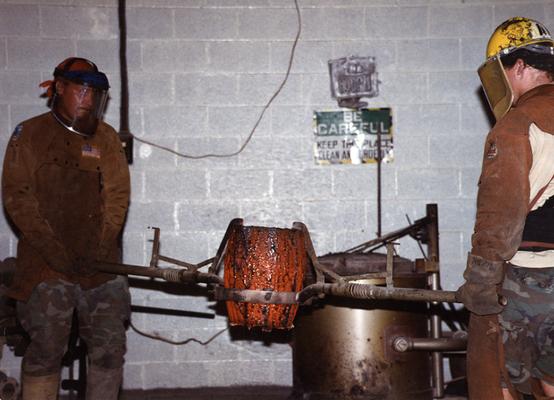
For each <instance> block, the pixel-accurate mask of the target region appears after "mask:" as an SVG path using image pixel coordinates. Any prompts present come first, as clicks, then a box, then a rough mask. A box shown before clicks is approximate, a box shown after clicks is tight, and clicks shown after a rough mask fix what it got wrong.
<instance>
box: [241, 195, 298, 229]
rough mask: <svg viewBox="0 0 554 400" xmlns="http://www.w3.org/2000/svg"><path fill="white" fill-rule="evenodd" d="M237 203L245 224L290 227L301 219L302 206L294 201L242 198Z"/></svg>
mask: <svg viewBox="0 0 554 400" xmlns="http://www.w3.org/2000/svg"><path fill="white" fill-rule="evenodd" d="M239 205H240V210H241V211H240V215H241V217H242V218H244V224H245V225H254V226H267V227H278V228H292V224H293V222H296V221H298V222H301V221H302V207H301V206H300V205H299V204H298V203H295V202H294V201H287V200H276V201H269V200H261V201H258V200H243V201H240V203H239Z"/></svg>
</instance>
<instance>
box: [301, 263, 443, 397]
mask: <svg viewBox="0 0 554 400" xmlns="http://www.w3.org/2000/svg"><path fill="white" fill-rule="evenodd" d="M319 261H320V262H321V263H322V264H324V265H325V266H326V267H328V268H330V269H333V271H335V272H336V273H338V274H340V275H342V276H345V275H349V276H352V275H363V274H368V273H380V272H381V273H382V274H380V275H378V276H379V277H378V278H371V279H363V280H359V281H357V282H360V283H369V284H373V285H383V284H385V277H384V272H385V269H386V255H383V254H376V253H369V254H363V253H362V254H333V255H329V256H324V257H320V258H319ZM393 281H394V286H395V287H407V288H425V287H426V274H425V273H418V272H416V271H415V266H414V263H413V262H411V261H410V260H407V259H403V258H400V257H395V258H394V275H393ZM295 328H296V329H295V331H294V344H293V374H294V393H293V397H295V398H297V399H305V400H361V399H364V400H365V399H368V400H369V399H371V400H377V399H378V400H404V399H405V400H408V399H409V400H427V399H432V397H433V392H432V389H431V361H430V357H429V353H428V352H406V353H399V352H396V351H395V350H393V349H392V342H393V341H394V339H395V338H397V337H399V336H407V337H419V338H422V337H427V336H428V311H427V304H426V303H416V302H399V301H360V300H356V299H348V298H336V297H335V298H333V297H327V298H325V299H324V300H323V301H322V302H321V303H320V304H318V305H314V306H313V307H304V308H303V309H302V310H301V311H300V312H299V314H298V315H297V318H296V320H295Z"/></svg>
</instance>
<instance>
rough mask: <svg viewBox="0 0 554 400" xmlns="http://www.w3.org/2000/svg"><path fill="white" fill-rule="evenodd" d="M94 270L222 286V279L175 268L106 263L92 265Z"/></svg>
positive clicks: (209, 274) (208, 274)
mask: <svg viewBox="0 0 554 400" xmlns="http://www.w3.org/2000/svg"><path fill="white" fill-rule="evenodd" d="M94 268H95V269H96V270H98V271H101V272H108V273H110V274H117V275H138V276H147V277H150V278H161V279H164V280H166V281H168V282H177V283H216V284H223V279H221V278H220V277H219V276H217V275H215V274H211V273H205V272H198V271H197V270H192V271H189V270H185V269H177V268H157V267H141V266H138V265H128V264H114V263H106V262H96V263H94Z"/></svg>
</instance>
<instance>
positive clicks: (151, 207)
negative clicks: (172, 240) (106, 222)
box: [125, 198, 175, 233]
mask: <svg viewBox="0 0 554 400" xmlns="http://www.w3.org/2000/svg"><path fill="white" fill-rule="evenodd" d="M173 209H174V204H173V203H172V202H164V201H163V198H160V199H159V200H158V201H154V202H149V203H139V202H135V203H133V204H132V205H131V207H129V213H128V217H127V225H126V228H125V229H126V232H129V233H133V232H135V233H145V232H146V231H147V228H148V227H149V226H157V227H159V228H161V229H162V231H170V232H172V231H174V230H175V222H174V219H173V212H174V211H173Z"/></svg>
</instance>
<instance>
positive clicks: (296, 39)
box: [132, 0, 302, 160]
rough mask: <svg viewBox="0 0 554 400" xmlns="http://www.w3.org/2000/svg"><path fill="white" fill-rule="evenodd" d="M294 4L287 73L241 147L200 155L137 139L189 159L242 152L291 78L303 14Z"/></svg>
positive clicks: (219, 156)
mask: <svg viewBox="0 0 554 400" xmlns="http://www.w3.org/2000/svg"><path fill="white" fill-rule="evenodd" d="M294 5H295V7H296V17H297V20H298V30H297V32H296V37H295V38H294V43H293V45H292V48H291V52H290V57H289V63H288V67H287V72H286V73H285V78H284V79H283V81H282V82H281V84H280V85H279V87H278V88H277V90H276V91H275V93H273V96H271V98H270V99H269V101H268V102H267V104H266V105H265V106H264V108H263V109H262V111H261V113H260V115H259V117H258V120H257V121H256V123H255V124H254V127H253V128H252V130H251V131H250V134H249V135H248V137H247V138H246V140H245V141H244V143H243V144H242V146H240V148H239V149H238V150H237V151H235V152H232V153H228V154H215V153H210V154H203V155H199V156H194V155H190V154H184V153H180V152H178V151H176V150H173V149H170V148H169V147H166V146H161V145H159V144H156V143H153V142H150V141H148V140H145V139H141V138H139V137H137V136H135V135H132V136H133V137H134V138H135V139H136V140H137V141H139V142H141V143H145V144H148V145H150V146H152V147H156V148H158V149H161V150H165V151H168V152H170V153H172V154H175V155H176V156H179V157H182V158H189V159H193V160H199V159H202V158H209V157H215V158H225V157H234V156H236V155H238V154H239V153H241V152H242V151H243V150H244V149H245V148H246V146H247V145H248V143H250V140H251V139H252V137H253V136H254V132H256V129H257V128H258V125H259V124H260V122H261V121H262V118H263V116H264V114H265V112H266V110H267V109H268V108H269V106H270V105H271V103H273V100H275V98H276V97H277V96H278V95H279V93H280V92H281V90H282V89H283V87H284V86H285V84H286V83H287V81H288V79H289V75H290V71H291V69H292V63H293V61H294V53H295V51H296V45H297V44H298V39H299V38H300V33H301V32H302V16H301V14H300V7H299V6H298V0H294Z"/></svg>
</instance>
